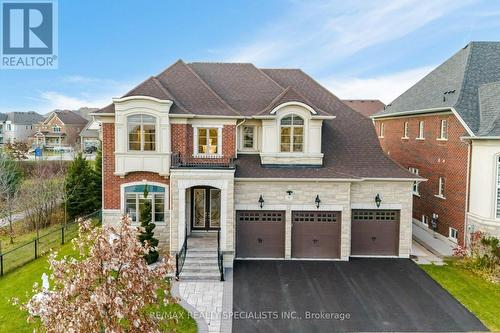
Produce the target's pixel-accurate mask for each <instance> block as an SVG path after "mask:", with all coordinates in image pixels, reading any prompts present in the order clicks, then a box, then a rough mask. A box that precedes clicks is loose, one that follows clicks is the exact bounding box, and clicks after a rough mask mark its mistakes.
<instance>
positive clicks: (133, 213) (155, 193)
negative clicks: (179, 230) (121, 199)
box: [125, 185, 165, 223]
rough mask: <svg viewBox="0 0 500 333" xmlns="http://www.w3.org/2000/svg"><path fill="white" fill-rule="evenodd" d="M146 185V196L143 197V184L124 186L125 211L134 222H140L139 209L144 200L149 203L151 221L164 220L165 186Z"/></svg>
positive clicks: (160, 221) (142, 205)
mask: <svg viewBox="0 0 500 333" xmlns="http://www.w3.org/2000/svg"><path fill="white" fill-rule="evenodd" d="M147 186H148V191H149V193H148V197H147V198H144V188H145V185H131V186H127V187H125V213H127V214H129V216H130V219H131V220H132V222H134V223H140V219H141V216H140V215H141V214H140V212H141V209H142V208H143V207H144V204H145V202H146V201H149V202H150V203H151V216H152V219H153V221H152V222H157V223H158V222H159V223H162V222H165V188H164V187H161V186H156V185H147Z"/></svg>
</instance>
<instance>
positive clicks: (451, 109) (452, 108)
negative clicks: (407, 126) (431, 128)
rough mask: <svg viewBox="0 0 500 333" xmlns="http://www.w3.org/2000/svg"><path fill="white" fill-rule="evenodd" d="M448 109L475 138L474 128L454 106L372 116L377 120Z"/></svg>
mask: <svg viewBox="0 0 500 333" xmlns="http://www.w3.org/2000/svg"><path fill="white" fill-rule="evenodd" d="M446 111H451V112H453V114H454V115H455V117H457V119H458V121H459V122H460V124H461V125H462V126H463V127H464V128H465V130H466V131H467V133H468V134H469V135H470V136H471V137H474V138H475V135H474V133H473V132H472V130H471V129H470V127H469V125H467V124H466V123H465V121H464V120H463V119H462V117H460V115H459V114H458V112H457V110H456V109H455V108H454V107H452V106H449V107H445V108H430V109H419V110H409V111H401V112H394V113H390V114H381V115H373V116H371V117H370V118H372V119H373V120H375V119H382V118H390V117H403V116H409V115H414V114H425V113H434V112H446Z"/></svg>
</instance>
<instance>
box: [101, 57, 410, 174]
mask: <svg viewBox="0 0 500 333" xmlns="http://www.w3.org/2000/svg"><path fill="white" fill-rule="evenodd" d="M155 80H156V81H155ZM133 95H146V96H151V97H156V98H160V99H162V98H163V99H164V98H168V99H171V100H173V101H174V106H176V109H171V113H174V114H175V113H193V114H197V115H217V116H237V117H240V118H243V117H248V116H256V115H263V114H266V113H269V112H271V110H272V109H273V108H274V106H276V105H278V104H279V103H280V102H287V101H292V100H293V101H299V102H303V103H305V104H307V105H309V106H311V107H312V108H313V109H314V110H316V111H317V113H318V115H321V116H335V117H336V118H335V119H329V120H324V122H323V128H322V152H323V153H324V159H323V162H324V163H323V166H321V167H303V166H302V167H293V166H291V167H286V166H280V167H265V166H262V165H261V163H260V157H259V156H258V155H251V154H250V155H246V154H240V155H239V156H238V159H237V162H236V163H237V168H236V174H235V176H236V177H240V178H254V177H255V178H274V177H278V178H344V179H347V178H349V179H351V178H405V179H415V178H416V176H415V175H413V174H411V173H410V172H409V171H408V170H406V169H404V168H402V167H401V166H399V165H398V164H396V163H395V162H394V161H392V160H391V159H390V158H388V157H387V156H386V155H385V154H384V153H383V151H382V149H381V147H380V144H379V141H378V138H377V135H376V133H375V128H374V126H373V123H372V121H371V120H370V119H368V118H366V117H364V116H362V115H361V114H359V113H358V112H356V111H354V110H352V109H351V108H349V107H348V106H347V105H345V104H344V103H342V101H340V100H339V99H338V98H337V97H336V96H335V95H333V94H332V93H331V92H330V91H328V90H327V89H326V88H324V87H323V86H321V85H320V84H319V83H318V82H316V81H315V80H314V79H312V78H311V77H310V76H308V75H307V74H305V73H304V72H303V71H301V70H299V69H259V68H257V67H255V66H254V65H252V64H227V63H213V64H209V63H193V64H185V63H184V62H182V61H178V62H176V63H175V64H173V65H172V66H170V67H169V68H167V69H166V70H165V71H163V72H162V73H160V74H159V75H157V76H155V77H152V78H150V79H148V80H146V81H145V82H143V83H142V84H140V85H139V86H138V87H136V88H134V89H133V90H132V91H130V92H129V93H127V94H126V95H125V96H133ZM125 96H124V97H125ZM113 112H114V107H113V104H111V105H108V106H107V107H105V108H103V109H101V110H100V111H99V112H97V113H113Z"/></svg>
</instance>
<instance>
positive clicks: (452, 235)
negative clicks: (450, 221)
mask: <svg viewBox="0 0 500 333" xmlns="http://www.w3.org/2000/svg"><path fill="white" fill-rule="evenodd" d="M448 237H449V238H450V239H452V240H454V241H457V240H458V230H457V229H455V228H452V227H450V228H449V231H448Z"/></svg>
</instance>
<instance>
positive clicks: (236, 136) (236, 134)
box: [234, 119, 247, 158]
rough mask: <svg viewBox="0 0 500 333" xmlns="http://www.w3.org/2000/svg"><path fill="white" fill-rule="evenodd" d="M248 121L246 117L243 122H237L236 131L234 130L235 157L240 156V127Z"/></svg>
mask: <svg viewBox="0 0 500 333" xmlns="http://www.w3.org/2000/svg"><path fill="white" fill-rule="evenodd" d="M245 121H247V120H246V119H243V121H242V122H241V123H239V124H238V123H237V124H236V131H234V148H235V149H234V156H235V158H238V127H240V126H241V125H243V123H244V122H245Z"/></svg>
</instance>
